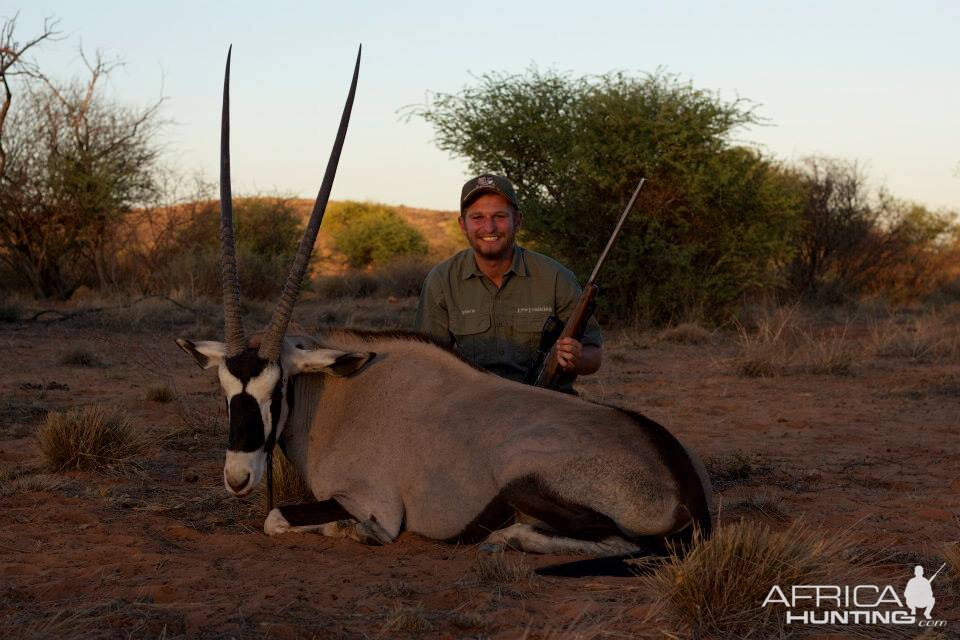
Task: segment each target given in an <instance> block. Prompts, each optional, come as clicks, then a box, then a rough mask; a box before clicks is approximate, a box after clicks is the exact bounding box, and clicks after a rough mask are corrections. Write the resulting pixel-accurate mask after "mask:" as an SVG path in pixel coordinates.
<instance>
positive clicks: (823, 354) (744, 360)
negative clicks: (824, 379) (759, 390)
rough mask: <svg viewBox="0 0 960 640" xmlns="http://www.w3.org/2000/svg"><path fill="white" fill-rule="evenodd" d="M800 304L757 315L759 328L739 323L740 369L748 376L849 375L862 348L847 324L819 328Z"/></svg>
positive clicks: (738, 369)
mask: <svg viewBox="0 0 960 640" xmlns="http://www.w3.org/2000/svg"><path fill="white" fill-rule="evenodd" d="M813 324H815V323H814V322H813V321H812V320H811V319H810V318H806V317H804V316H803V314H801V313H800V311H799V310H798V308H797V307H782V308H780V309H777V310H776V311H774V312H772V313H769V314H767V315H766V316H758V317H757V318H755V319H754V325H755V328H754V329H753V330H748V329H747V328H746V327H745V326H744V325H741V324H737V325H736V327H737V334H738V335H737V347H738V351H739V353H738V355H737V358H736V368H737V372H738V373H739V374H740V375H742V376H746V377H748V378H765V377H773V376H778V375H789V374H792V373H809V374H815V375H831V376H849V375H853V373H854V368H855V365H856V362H857V359H858V355H859V353H860V351H861V349H860V347H859V345H858V344H857V343H856V341H854V340H852V339H850V338H849V337H848V335H847V327H846V326H844V327H843V328H842V329H840V330H839V331H838V330H834V329H830V330H826V331H824V330H819V331H818V330H815V329H814V328H812V326H811V325H813Z"/></svg>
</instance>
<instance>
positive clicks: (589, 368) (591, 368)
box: [555, 338, 603, 375]
mask: <svg viewBox="0 0 960 640" xmlns="http://www.w3.org/2000/svg"><path fill="white" fill-rule="evenodd" d="M556 347H557V348H556V351H555V353H556V354H557V364H558V365H560V368H561V369H562V370H564V371H567V372H575V373H578V374H581V375H582V374H588V373H594V372H596V370H597V369H599V368H600V362H601V360H602V358H603V355H602V354H603V351H602V350H601V349H600V347H595V346H593V345H587V346H584V345H583V344H581V343H580V341H579V340H574V339H573V338H561V339H559V340H557V344H556Z"/></svg>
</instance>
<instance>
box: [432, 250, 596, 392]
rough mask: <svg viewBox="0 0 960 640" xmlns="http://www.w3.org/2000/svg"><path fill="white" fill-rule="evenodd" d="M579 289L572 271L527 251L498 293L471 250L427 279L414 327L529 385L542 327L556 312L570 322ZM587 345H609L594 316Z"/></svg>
mask: <svg viewBox="0 0 960 640" xmlns="http://www.w3.org/2000/svg"><path fill="white" fill-rule="evenodd" d="M580 291H581V289H580V285H578V284H577V279H576V277H575V276H574V275H573V272H571V271H570V270H569V269H567V268H566V267H564V266H563V265H562V264H560V263H559V262H557V261H556V260H553V259H552V258H548V257H547V256H545V255H542V254H539V253H536V252H535V251H530V250H528V249H523V248H521V247H517V248H516V250H515V251H514V252H513V264H512V265H511V267H510V269H509V270H508V271H507V273H506V274H505V275H504V278H503V284H502V286H501V287H500V288H499V289H497V286H496V285H495V284H493V282H492V281H491V280H490V279H489V278H487V277H486V276H484V275H483V273H482V272H481V271H480V269H479V267H477V263H476V260H474V257H473V250H472V249H465V250H463V251H461V252H460V253H458V254H456V255H455V256H453V257H451V258H448V259H447V260H444V261H443V262H441V263H440V264H438V265H437V266H436V267H434V268H433V269H432V270H431V271H430V273H429V274H427V278H426V280H424V282H423V289H422V290H421V292H420V304H419V305H418V306H417V318H416V325H415V326H416V329H417V330H418V331H421V332H423V333H426V334H427V335H430V336H432V337H433V338H435V339H436V340H439V341H440V342H442V343H444V344H449V345H451V346H453V347H454V348H455V349H456V350H457V351H458V352H459V353H460V354H461V355H462V356H463V357H464V358H466V359H467V360H469V361H470V362H473V363H474V364H476V365H477V366H479V367H481V368H483V369H486V370H488V371H491V372H493V373H495V374H497V375H499V376H503V377H504V378H509V379H511V380H517V381H523V379H524V377H525V376H526V374H527V369H528V368H529V366H530V364H531V363H532V360H533V357H534V356H535V354H536V351H537V347H538V346H539V344H540V332H541V330H542V329H543V324H544V322H545V321H546V319H547V318H548V317H549V316H550V315H551V314H552V315H556V316H557V317H558V318H560V319H561V320H563V321H564V322H566V321H567V319H568V318H569V317H570V314H571V313H572V312H573V309H574V307H575V306H576V304H577V300H578V299H579V297H580ZM582 342H583V344H585V345H594V346H597V347H599V346H601V345H602V344H603V343H602V339H601V336H600V326H599V325H598V324H597V321H596V318H593V317H591V318H590V321H589V322H588V323H587V328H586V330H585V331H584V334H583V340H582ZM564 382H565V384H563V385H561V386H562V388H565V389H566V388H569V385H570V383H571V382H572V378H571V379H570V380H565V381H564Z"/></svg>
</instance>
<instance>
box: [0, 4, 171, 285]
mask: <svg viewBox="0 0 960 640" xmlns="http://www.w3.org/2000/svg"><path fill="white" fill-rule="evenodd" d="M15 22H16V18H14V19H12V20H8V21H7V22H6V23H4V26H3V29H2V31H0V33H2V34H3V43H2V45H0V46H2V47H3V49H4V51H12V52H14V53H13V54H10V55H9V56H8V57H6V58H4V59H3V66H2V67H0V68H2V71H3V85H4V89H5V95H6V102H5V103H4V107H3V120H0V146H2V149H3V152H2V161H3V164H2V171H0V248H2V252H0V257H2V259H3V260H4V261H5V262H6V263H7V264H8V266H9V267H10V268H11V270H12V272H13V273H17V274H21V275H22V276H23V277H25V278H26V279H27V280H28V281H29V283H30V285H31V287H32V289H33V291H34V293H35V294H36V295H38V296H42V297H50V296H56V297H68V296H69V295H70V294H71V293H72V291H73V290H74V289H75V288H76V286H78V285H79V284H82V283H83V282H85V281H87V282H89V283H90V284H97V285H99V286H101V287H105V286H107V285H110V284H115V282H116V279H115V277H114V276H115V274H114V273H113V270H112V269H111V264H112V262H113V257H114V256H115V255H116V249H117V246H116V245H117V242H116V241H117V236H116V233H117V231H118V230H119V229H120V226H121V225H120V224H119V222H120V221H121V220H122V219H123V217H124V216H126V215H127V214H128V213H129V212H130V211H131V209H132V208H133V207H134V206H136V205H138V204H141V203H143V202H144V201H145V200H147V199H149V198H150V197H151V196H153V195H154V194H155V193H156V191H157V189H158V179H157V161H158V158H159V149H158V147H157V146H156V144H155V143H154V142H153V134H154V133H155V131H156V129H157V128H158V127H159V126H160V124H161V123H160V120H159V118H158V112H159V107H160V101H157V102H155V103H153V104H151V105H149V106H147V107H145V108H128V107H125V106H122V105H118V104H116V103H113V102H111V101H109V100H107V99H106V98H105V97H104V96H103V82H104V80H105V78H106V77H107V76H108V75H109V73H110V71H111V70H112V69H113V68H114V67H115V65H112V64H110V63H107V62H105V61H104V60H103V59H102V58H101V57H100V56H99V54H98V55H97V56H96V57H95V59H94V60H93V61H90V60H89V59H88V58H87V57H86V56H83V55H82V54H81V56H82V58H83V61H84V63H85V64H86V67H87V71H88V76H87V77H86V78H85V79H83V80H73V81H70V82H66V83H61V82H58V81H56V80H53V79H51V78H49V77H48V76H46V75H44V74H43V73H41V71H40V70H39V67H38V65H37V64H36V63H35V62H33V61H32V60H27V59H26V57H25V55H24V54H25V53H26V52H27V50H28V49H30V48H31V47H32V46H34V45H35V44H38V43H39V42H42V41H43V40H47V39H51V38H52V37H53V36H54V35H55V32H53V31H52V26H53V24H55V23H51V22H49V21H48V22H47V23H45V25H44V31H43V33H42V34H41V36H39V37H37V38H34V39H33V40H31V41H28V43H27V44H26V45H18V44H17V43H16V41H15V38H14V31H15ZM14 82H16V85H15V86H16V89H17V90H18V99H17V100H16V101H14V99H13V98H14V95H15V92H14ZM19 98H22V99H19Z"/></svg>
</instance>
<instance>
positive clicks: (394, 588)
mask: <svg viewBox="0 0 960 640" xmlns="http://www.w3.org/2000/svg"><path fill="white" fill-rule="evenodd" d="M370 592H371V593H378V594H380V595H384V596H386V597H388V598H410V597H412V596H415V595H417V591H416V590H415V589H414V588H413V587H411V586H410V583H409V582H407V581H406V580H396V579H394V580H387V581H386V582H381V583H379V584H375V585H373V586H372V587H370Z"/></svg>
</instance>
